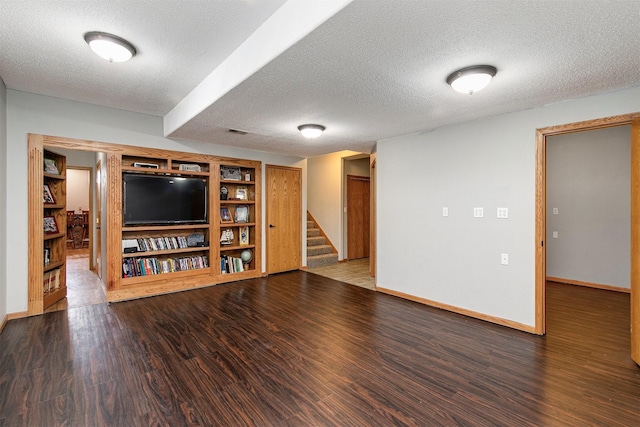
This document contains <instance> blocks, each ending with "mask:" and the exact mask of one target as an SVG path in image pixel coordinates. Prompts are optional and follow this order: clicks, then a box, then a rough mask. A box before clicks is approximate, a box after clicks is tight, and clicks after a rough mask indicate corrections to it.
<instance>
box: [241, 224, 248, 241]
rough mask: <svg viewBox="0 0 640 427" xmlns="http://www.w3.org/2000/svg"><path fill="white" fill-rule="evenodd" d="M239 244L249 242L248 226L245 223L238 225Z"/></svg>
mask: <svg viewBox="0 0 640 427" xmlns="http://www.w3.org/2000/svg"><path fill="white" fill-rule="evenodd" d="M239 241H240V246H247V245H248V244H249V227H248V226H247V225H245V226H244V227H240V237H239Z"/></svg>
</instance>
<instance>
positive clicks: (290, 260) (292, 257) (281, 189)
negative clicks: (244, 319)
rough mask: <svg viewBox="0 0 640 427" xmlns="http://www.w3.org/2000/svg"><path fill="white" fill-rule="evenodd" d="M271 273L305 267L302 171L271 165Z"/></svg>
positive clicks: (269, 209)
mask: <svg viewBox="0 0 640 427" xmlns="http://www.w3.org/2000/svg"><path fill="white" fill-rule="evenodd" d="M266 192H267V273H268V274H274V273H280V272H283V271H290V270H297V269H299V268H300V267H301V266H302V171H301V169H298V168H288V167H283V166H271V165H267V184H266Z"/></svg>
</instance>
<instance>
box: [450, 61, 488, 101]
mask: <svg viewBox="0 0 640 427" xmlns="http://www.w3.org/2000/svg"><path fill="white" fill-rule="evenodd" d="M497 72H498V70H497V69H496V67H492V66H491V65H474V66H473V67H466V68H463V69H461V70H458V71H454V72H453V73H451V74H449V77H447V83H448V84H450V85H451V87H452V88H453V90H455V91H456V92H460V93H468V94H469V95H473V94H474V93H475V92H477V91H479V90H482V89H484V88H485V87H487V85H488V84H489V82H491V79H492V78H493V76H495V75H496V73H497Z"/></svg>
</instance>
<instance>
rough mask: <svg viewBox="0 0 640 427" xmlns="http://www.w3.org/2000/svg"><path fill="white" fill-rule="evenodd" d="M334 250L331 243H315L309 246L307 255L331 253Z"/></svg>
mask: <svg viewBox="0 0 640 427" xmlns="http://www.w3.org/2000/svg"><path fill="white" fill-rule="evenodd" d="M332 251H333V248H332V247H331V245H315V246H308V247H307V257H310V256H315V255H324V254H330V253H331V252H332Z"/></svg>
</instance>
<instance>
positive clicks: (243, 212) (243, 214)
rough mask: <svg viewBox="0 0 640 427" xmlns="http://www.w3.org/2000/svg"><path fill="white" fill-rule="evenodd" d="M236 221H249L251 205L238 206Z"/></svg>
mask: <svg viewBox="0 0 640 427" xmlns="http://www.w3.org/2000/svg"><path fill="white" fill-rule="evenodd" d="M234 222H249V206H247V205H238V206H237V207H236V212H235V216H234Z"/></svg>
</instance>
